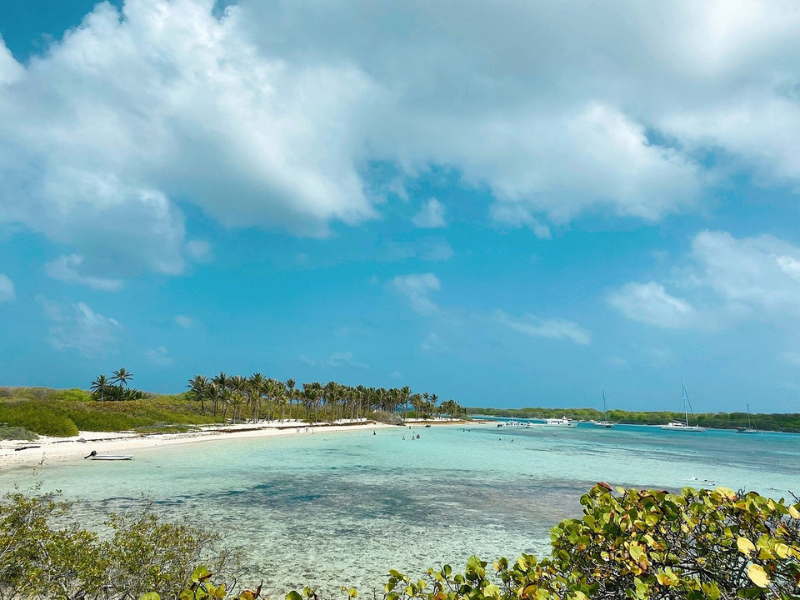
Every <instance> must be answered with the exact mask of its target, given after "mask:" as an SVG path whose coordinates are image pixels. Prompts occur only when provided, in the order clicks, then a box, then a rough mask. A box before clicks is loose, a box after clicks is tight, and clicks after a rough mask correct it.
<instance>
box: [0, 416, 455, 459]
mask: <svg viewBox="0 0 800 600" xmlns="http://www.w3.org/2000/svg"><path fill="white" fill-rule="evenodd" d="M459 423H463V421H459V420H449V419H428V420H423V419H414V420H409V421H408V424H410V425H438V426H441V425H454V424H459ZM385 428H394V429H396V428H397V426H395V425H387V424H385V423H379V422H377V421H372V420H365V419H355V420H342V421H338V422H336V423H312V424H308V423H306V422H304V421H269V422H261V423H237V424H235V425H234V424H224V425H222V424H220V425H206V426H201V427H198V429H197V430H196V431H188V432H184V433H152V434H138V433H135V432H108V431H81V432H79V433H78V435H76V436H71V437H48V436H40V437H39V439H38V440H34V441H28V440H3V441H0V469H3V468H5V469H8V468H14V467H29V466H35V465H40V464H42V463H43V462H47V463H51V462H56V461H65V460H75V459H78V458H84V457H86V456H88V455H89V454H90V453H91V452H92V451H94V452H96V453H97V454H131V453H135V452H136V451H137V450H151V449H155V448H165V447H170V446H177V445H183V444H191V443H197V442H209V441H219V440H222V439H225V440H234V439H246V438H262V437H264V438H267V437H274V436H291V435H314V434H316V433H319V432H325V433H333V432H342V431H359V430H378V429H385Z"/></svg>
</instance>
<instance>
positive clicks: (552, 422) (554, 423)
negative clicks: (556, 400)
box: [544, 415, 578, 427]
mask: <svg viewBox="0 0 800 600" xmlns="http://www.w3.org/2000/svg"><path fill="white" fill-rule="evenodd" d="M544 424H545V426H547V427H576V426H577V425H578V424H577V423H576V422H575V421H570V420H569V419H568V418H567V416H566V415H564V416H563V417H561V418H560V419H545V420H544Z"/></svg>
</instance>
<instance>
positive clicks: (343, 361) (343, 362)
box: [298, 352, 369, 369]
mask: <svg viewBox="0 0 800 600" xmlns="http://www.w3.org/2000/svg"><path fill="white" fill-rule="evenodd" d="M298 360H300V361H301V362H304V363H306V364H307V365H310V366H312V367H318V366H324V367H333V368H337V369H338V368H340V367H354V368H357V369H369V365H368V364H367V363H364V362H360V361H358V360H356V359H355V357H354V356H353V353H352V352H334V353H333V354H331V355H330V356H329V357H328V358H327V359H325V360H323V361H319V360H314V359H313V358H309V357H308V356H306V355H301V356H299V357H298Z"/></svg>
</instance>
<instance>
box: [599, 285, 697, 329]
mask: <svg viewBox="0 0 800 600" xmlns="http://www.w3.org/2000/svg"><path fill="white" fill-rule="evenodd" d="M608 301H609V303H610V304H611V306H613V307H614V308H616V309H617V310H618V311H620V312H621V313H622V314H623V315H625V316H626V317H628V318H629V319H631V320H633V321H640V322H642V323H649V324H651V325H657V326H659V327H666V328H685V327H692V326H693V325H695V324H697V322H698V321H697V313H696V311H695V309H694V307H692V305H691V304H689V303H688V302H687V301H686V300H684V299H683V298H677V297H675V296H670V295H669V294H668V293H667V291H666V290H665V289H664V286H663V285H661V284H660V283H656V282H655V281H650V282H648V283H628V284H626V285H624V286H622V288H621V289H619V290H617V291H615V292H613V293H611V294H610V295H609V297H608Z"/></svg>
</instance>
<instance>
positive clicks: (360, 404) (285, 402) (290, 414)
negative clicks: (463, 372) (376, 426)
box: [90, 367, 466, 423]
mask: <svg viewBox="0 0 800 600" xmlns="http://www.w3.org/2000/svg"><path fill="white" fill-rule="evenodd" d="M131 380H133V373H131V372H130V371H128V370H127V369H125V368H124V367H123V368H121V369H119V370H117V371H114V373H113V375H112V377H110V378H109V377H106V375H99V376H98V377H97V379H95V380H94V381H93V382H92V384H91V386H90V389H91V392H92V397H93V398H94V399H95V400H98V401H121V400H139V399H142V398H145V397H146V394H145V393H144V392H141V391H140V390H137V389H134V388H129V387H128V382H130V381H131ZM187 387H188V391H187V392H186V393H185V397H186V398H187V399H189V400H191V401H195V402H197V403H199V405H200V414H201V415H207V414H208V415H211V416H214V417H217V416H219V417H220V418H222V419H223V420H225V419H228V418H230V419H231V420H232V421H233V422H234V423H236V422H240V421H254V422H258V421H262V420H263V421H270V420H280V421H284V420H286V419H288V420H302V421H307V422H314V421H340V420H344V419H362V418H367V417H372V418H376V417H377V418H383V419H390V420H391V419H398V418H400V416H401V415H402V418H409V417H417V418H430V417H441V416H443V415H447V416H449V417H461V416H466V410H465V409H464V408H463V407H462V406H461V405H460V404H459V403H458V402H456V401H455V400H452V399H450V400H445V401H442V402H440V401H439V396H438V395H437V394H432V393H429V392H424V393H414V392H412V391H411V388H409V387H408V386H404V387H400V388H388V389H387V388H375V387H367V386H364V385H357V386H348V385H343V384H341V383H337V382H335V381H329V382H328V383H325V384H323V383H320V382H318V381H314V382H309V383H302V384H300V385H299V386H298V384H297V381H296V380H295V379H287V380H286V381H281V380H279V379H276V378H274V377H265V376H264V375H262V374H261V373H254V374H253V375H250V376H249V377H244V376H241V375H228V374H226V373H224V372H220V373H219V374H218V375H215V376H213V377H208V376H205V375H196V376H195V377H192V378H191V379H189V382H188V385H187Z"/></svg>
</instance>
